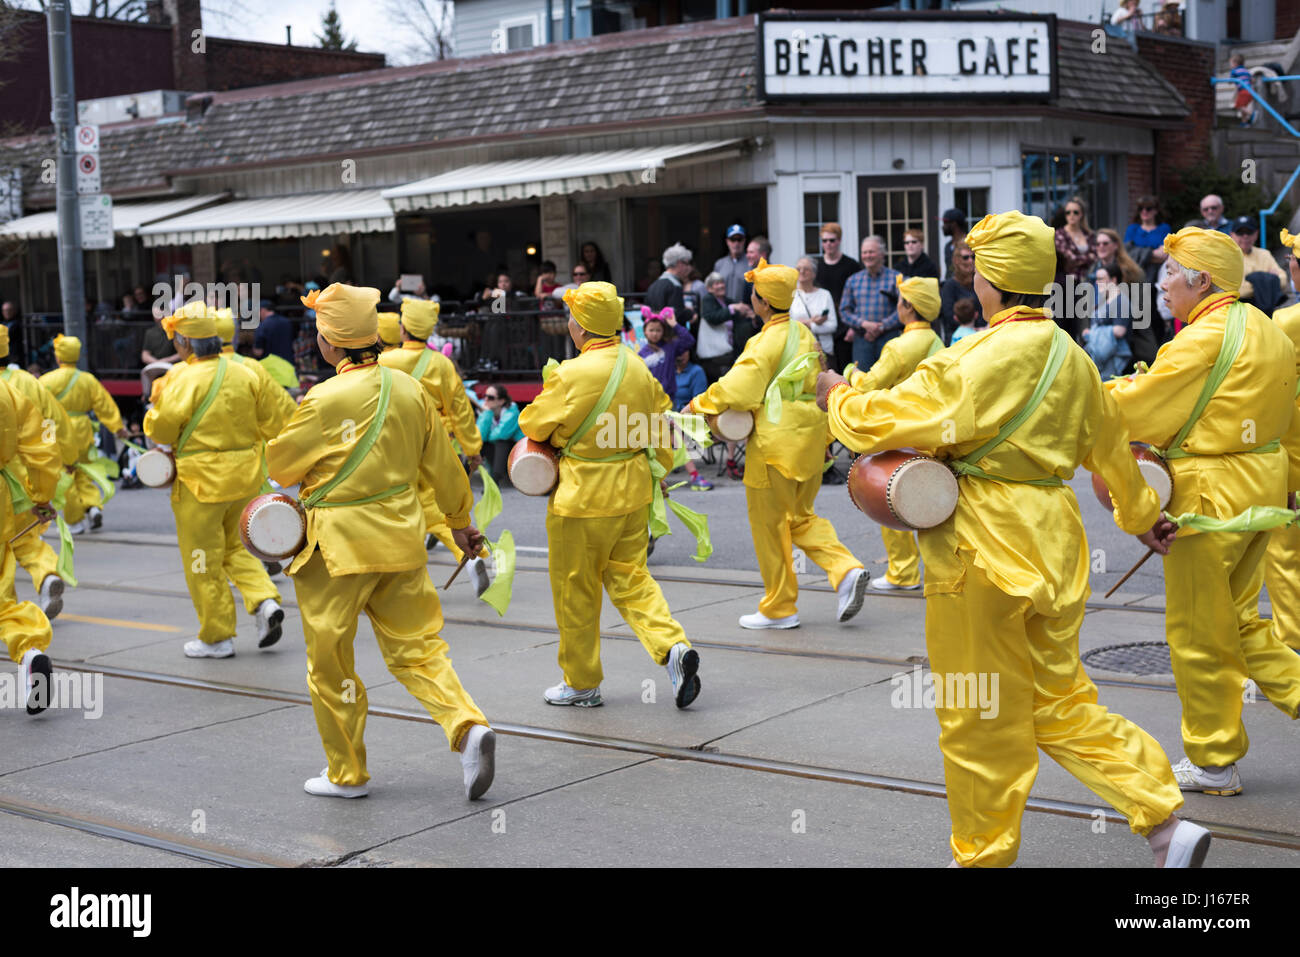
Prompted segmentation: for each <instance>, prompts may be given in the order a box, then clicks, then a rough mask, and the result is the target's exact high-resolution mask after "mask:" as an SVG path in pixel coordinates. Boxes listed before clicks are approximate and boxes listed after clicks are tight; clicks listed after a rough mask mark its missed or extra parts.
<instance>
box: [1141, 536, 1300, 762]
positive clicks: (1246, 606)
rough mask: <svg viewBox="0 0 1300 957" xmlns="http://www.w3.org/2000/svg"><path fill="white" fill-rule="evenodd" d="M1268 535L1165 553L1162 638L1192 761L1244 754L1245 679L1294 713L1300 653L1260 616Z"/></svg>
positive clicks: (1212, 539) (1177, 545) (1188, 544)
mask: <svg viewBox="0 0 1300 957" xmlns="http://www.w3.org/2000/svg"><path fill="white" fill-rule="evenodd" d="M1270 534H1271V533H1269V532H1241V533H1229V532H1212V533H1207V534H1200V535H1188V536H1187V537H1186V538H1184V537H1181V536H1180V537H1179V538H1177V539H1175V540H1174V543H1173V545H1172V546H1170V549H1169V554H1168V555H1166V556H1165V638H1166V640H1167V641H1168V642H1169V657H1170V659H1171V660H1172V662H1173V667H1174V680H1175V681H1177V682H1178V698H1179V700H1180V701H1181V702H1182V705H1183V750H1184V751H1185V752H1186V754H1187V757H1188V758H1190V759H1191V760H1192V763H1193V764H1199V765H1202V766H1205V765H1211V766H1222V765H1227V764H1232V763H1233V762H1234V761H1236V760H1237V759H1238V758H1241V757H1243V756H1244V755H1245V754H1246V750H1247V749H1248V748H1249V747H1250V739H1249V738H1248V737H1247V736H1246V726H1245V725H1244V724H1242V722H1241V707H1242V699H1243V689H1244V688H1245V684H1246V679H1247V678H1252V679H1254V681H1255V684H1256V685H1258V686H1259V689H1260V690H1261V691H1262V692H1264V694H1265V695H1266V696H1267V697H1268V700H1269V701H1271V702H1272V703H1273V704H1274V705H1276V706H1277V707H1278V708H1280V709H1281V710H1282V711H1284V712H1285V713H1286V714H1287V715H1289V716H1290V717H1292V718H1294V717H1295V716H1296V709H1297V708H1300V655H1297V654H1296V653H1295V652H1294V651H1292V650H1291V649H1290V648H1288V647H1287V646H1286V645H1284V644H1283V643H1282V642H1281V640H1280V639H1279V638H1278V636H1277V633H1276V632H1275V630H1274V628H1273V626H1272V624H1271V623H1270V622H1267V621H1261V620H1260V617H1259V588H1260V585H1261V584H1262V583H1263V580H1264V552H1265V551H1266V550H1267V548H1268V539H1269V535H1270Z"/></svg>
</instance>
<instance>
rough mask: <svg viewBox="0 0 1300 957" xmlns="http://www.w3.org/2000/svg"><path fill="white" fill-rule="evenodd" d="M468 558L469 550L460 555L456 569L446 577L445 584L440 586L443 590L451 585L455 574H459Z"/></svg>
mask: <svg viewBox="0 0 1300 957" xmlns="http://www.w3.org/2000/svg"><path fill="white" fill-rule="evenodd" d="M469 558H470V555H469V552H466V553H465V554H464V555H462V556H461V557H460V564H459V565H457V566H456V570H455V571H454V572H452V573H451V577H450V578H448V579H447V584H445V585H443V586H442V589H443V591H446V590H447V589H448V588H450V587H451V583H452V582H454V581H455V580H456V576H457V575H459V574H460V570H461V569H462V568H464V567H465V565H466V564H468V562H469Z"/></svg>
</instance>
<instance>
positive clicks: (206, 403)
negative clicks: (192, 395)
mask: <svg viewBox="0 0 1300 957" xmlns="http://www.w3.org/2000/svg"><path fill="white" fill-rule="evenodd" d="M226 365H227V364H226V357H225V356H222V357H221V358H219V359H218V360H217V374H216V375H214V376H213V377H212V385H210V386H208V394H207V395H205V396H204V397H203V401H202V402H200V403H199V407H198V408H197V409H195V410H194V414H193V415H192V416H190V420H189V422H187V423H186V424H185V431H184V432H182V433H181V437H180V438H179V439H177V440H176V446H175V448H174V450H173V454H174V455H175V456H176V458H178V459H179V458H183V457H184V456H186V455H193V454H194V453H193V452H182V451H181V449H183V448H185V443H187V442H188V441H189V440H190V436H191V435H193V434H194V430H195V429H197V428H198V427H199V422H201V421H202V420H203V416H204V415H205V414H207V411H208V409H209V408H211V407H212V403H213V402H215V401H216V399H217V393H218V392H219V391H220V390H221V383H222V382H223V381H225V378H226Z"/></svg>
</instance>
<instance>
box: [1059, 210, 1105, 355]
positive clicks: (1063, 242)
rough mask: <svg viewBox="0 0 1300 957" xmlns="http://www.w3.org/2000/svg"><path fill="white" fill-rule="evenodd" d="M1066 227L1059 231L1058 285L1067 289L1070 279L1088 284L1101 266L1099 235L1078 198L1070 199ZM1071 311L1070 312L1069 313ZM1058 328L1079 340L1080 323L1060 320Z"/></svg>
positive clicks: (1075, 320)
mask: <svg viewBox="0 0 1300 957" xmlns="http://www.w3.org/2000/svg"><path fill="white" fill-rule="evenodd" d="M1064 214H1065V225H1064V226H1062V227H1060V228H1059V229H1057V230H1056V271H1057V273H1056V282H1057V284H1058V285H1060V286H1062V287H1064V286H1066V284H1067V277H1069V276H1074V281H1075V283H1083V282H1087V281H1088V274H1089V273H1091V272H1092V270H1093V267H1094V266H1095V265H1096V264H1097V234H1096V233H1094V232H1093V231H1092V229H1091V228H1090V227H1089V226H1088V211H1087V208H1086V207H1085V206H1084V205H1083V200H1082V199H1080V198H1079V197H1078V196H1072V197H1070V199H1069V201H1068V202H1066V204H1065V209H1064ZM1068 311H1070V310H1067V312H1068ZM1056 322H1057V324H1058V325H1059V326H1060V327H1061V328H1062V329H1064V330H1065V331H1066V332H1068V333H1069V334H1070V338H1071V339H1074V340H1075V341H1076V342H1077V341H1078V339H1079V329H1078V321H1077V319H1075V318H1073V317H1072V316H1068V315H1066V316H1058V317H1056Z"/></svg>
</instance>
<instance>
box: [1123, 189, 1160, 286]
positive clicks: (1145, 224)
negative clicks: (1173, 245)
mask: <svg viewBox="0 0 1300 957" xmlns="http://www.w3.org/2000/svg"><path fill="white" fill-rule="evenodd" d="M1168 235H1169V224H1168V223H1166V222H1164V217H1163V216H1161V215H1160V204H1159V202H1158V201H1157V200H1156V198H1155V197H1154V196H1142V197H1139V198H1138V202H1137V211H1136V212H1135V213H1134V214H1133V222H1131V223H1129V224H1128V229H1126V230H1124V248H1125V249H1127V250H1128V254H1129V255H1130V256H1132V257H1133V261H1134V262H1136V263H1137V264H1138V265H1139V266H1140V267H1142V269H1143V270H1144V271H1145V272H1146V277H1147V282H1155V279H1156V273H1158V272H1159V271H1160V265H1161V263H1163V262H1164V261H1165V259H1167V258H1168V256H1169V253H1168V252H1167V251H1166V250H1165V237H1166V236H1168Z"/></svg>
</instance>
